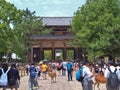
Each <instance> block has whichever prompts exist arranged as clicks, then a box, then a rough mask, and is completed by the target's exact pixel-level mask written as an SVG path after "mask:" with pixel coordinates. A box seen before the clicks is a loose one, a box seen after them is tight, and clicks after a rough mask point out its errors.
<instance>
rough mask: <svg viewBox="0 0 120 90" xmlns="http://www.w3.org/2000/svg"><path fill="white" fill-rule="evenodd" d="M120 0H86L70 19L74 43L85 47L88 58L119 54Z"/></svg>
mask: <svg viewBox="0 0 120 90" xmlns="http://www.w3.org/2000/svg"><path fill="white" fill-rule="evenodd" d="M119 5H120V0H87V2H86V4H85V5H83V6H82V7H80V8H79V9H78V10H77V11H76V13H75V15H74V17H73V21H72V32H73V33H74V34H76V40H75V42H74V44H76V45H80V46H81V47H83V48H85V49H86V50H87V52H88V54H89V58H90V57H93V56H96V55H103V54H106V53H110V54H112V55H117V54H118V53H119V54H120V37H119V35H120V6H119ZM118 51H119V52H118Z"/></svg>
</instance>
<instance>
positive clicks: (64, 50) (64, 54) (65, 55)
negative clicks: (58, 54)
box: [63, 48, 67, 60]
mask: <svg viewBox="0 0 120 90" xmlns="http://www.w3.org/2000/svg"><path fill="white" fill-rule="evenodd" d="M66 57H67V51H66V48H63V60H66V59H67V58H66Z"/></svg>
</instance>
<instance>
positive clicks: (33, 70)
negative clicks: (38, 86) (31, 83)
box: [30, 67, 36, 78]
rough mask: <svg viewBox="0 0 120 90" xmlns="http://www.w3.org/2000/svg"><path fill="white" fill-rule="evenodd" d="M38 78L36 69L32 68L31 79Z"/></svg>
mask: <svg viewBox="0 0 120 90" xmlns="http://www.w3.org/2000/svg"><path fill="white" fill-rule="evenodd" d="M35 76H36V68H35V67H30V78H35Z"/></svg>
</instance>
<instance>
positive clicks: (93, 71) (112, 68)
mask: <svg viewBox="0 0 120 90" xmlns="http://www.w3.org/2000/svg"><path fill="white" fill-rule="evenodd" d="M80 68H83V71H82V76H83V80H82V81H81V82H80V83H81V85H82V88H83V90H93V84H94V81H95V79H94V78H95V77H96V76H97V75H103V76H104V77H105V78H106V79H107V84H106V88H107V90H120V63H117V64H115V63H114V62H113V61H109V62H108V63H107V64H106V63H104V64H97V63H93V62H88V61H85V62H72V61H70V60H67V61H61V62H43V63H32V64H26V65H25V69H26V74H27V75H28V76H29V80H28V86H29V90H33V89H34V88H38V87H39V83H38V80H46V79H47V75H48V73H49V71H50V72H54V73H56V74H57V76H66V77H67V81H73V72H74V73H75V72H77V71H78V70H79V69H80ZM111 73H112V74H114V77H115V78H116V77H117V79H113V78H112V75H111ZM5 75H6V77H5ZM115 75H116V76H115ZM2 78H3V79H4V80H3V79H2ZM111 80H112V82H111ZM19 84H20V75H19V71H18V68H17V67H16V64H15V63H14V64H11V66H9V65H8V64H7V63H3V64H2V65H1V67H0V88H3V90H6V88H10V89H11V90H13V88H15V90H18V88H19ZM111 84H112V85H111Z"/></svg>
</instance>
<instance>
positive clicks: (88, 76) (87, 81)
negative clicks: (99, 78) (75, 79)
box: [82, 61, 94, 90]
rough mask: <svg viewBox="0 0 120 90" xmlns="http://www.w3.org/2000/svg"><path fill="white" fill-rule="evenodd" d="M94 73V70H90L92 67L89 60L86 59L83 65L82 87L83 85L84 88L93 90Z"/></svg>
mask: <svg viewBox="0 0 120 90" xmlns="http://www.w3.org/2000/svg"><path fill="white" fill-rule="evenodd" d="M93 76H94V75H93V74H92V72H91V71H90V68H89V62H88V61H86V62H85V64H84V66H83V77H84V79H83V81H82V87H83V90H93V86H92V83H93V79H92V77H93Z"/></svg>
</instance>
